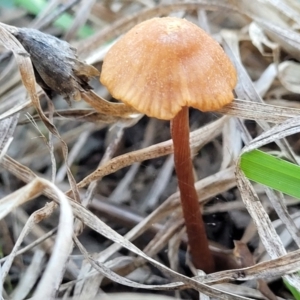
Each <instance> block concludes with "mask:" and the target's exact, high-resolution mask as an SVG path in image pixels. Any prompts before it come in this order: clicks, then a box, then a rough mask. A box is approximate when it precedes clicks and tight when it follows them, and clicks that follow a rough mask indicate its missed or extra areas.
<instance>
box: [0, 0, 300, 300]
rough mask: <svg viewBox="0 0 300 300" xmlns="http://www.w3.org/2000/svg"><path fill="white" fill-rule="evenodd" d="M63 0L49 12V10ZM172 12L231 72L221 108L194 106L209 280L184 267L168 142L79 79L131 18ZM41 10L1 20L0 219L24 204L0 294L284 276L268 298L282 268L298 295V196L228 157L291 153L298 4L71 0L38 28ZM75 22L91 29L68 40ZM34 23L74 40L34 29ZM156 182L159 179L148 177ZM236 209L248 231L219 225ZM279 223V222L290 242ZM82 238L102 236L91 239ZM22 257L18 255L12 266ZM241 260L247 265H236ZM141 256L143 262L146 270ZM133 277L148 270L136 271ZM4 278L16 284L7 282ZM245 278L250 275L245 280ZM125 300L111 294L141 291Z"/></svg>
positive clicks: (206, 284)
mask: <svg viewBox="0 0 300 300" xmlns="http://www.w3.org/2000/svg"><path fill="white" fill-rule="evenodd" d="M60 2H61V1H57V3H54V2H53V3H52V4H51V5H52V6H51V5H50V6H48V9H50V11H55V9H58V8H59V5H60V4H61V3H60ZM74 4H75V2H74ZM61 12H63V10H61ZM174 13H179V14H180V16H182V17H185V18H187V19H189V20H191V21H193V22H195V23H198V24H199V25H201V26H203V27H205V29H206V30H208V31H209V32H210V33H211V34H212V35H213V37H214V38H216V39H217V40H218V41H219V42H220V43H221V44H222V46H223V48H224V50H225V51H226V52H227V54H228V55H229V56H230V58H231V60H232V61H233V63H234V64H235V66H236V68H237V70H238V76H239V81H238V85H237V87H236V89H235V93H236V96H237V98H236V99H235V101H234V102H233V103H232V104H230V105H228V106H227V107H225V108H223V109H222V110H220V111H218V112H213V113H210V114H201V113H199V112H196V111H191V126H192V131H191V136H190V145H191V149H192V152H193V155H194V165H195V176H196V177H197V181H196V184H195V185H196V189H197V193H198V195H199V202H200V203H201V205H203V211H204V215H205V216H207V217H212V218H213V221H207V224H208V225H207V226H208V227H207V230H208V233H210V234H211V236H212V239H213V240H215V242H214V244H212V245H211V250H212V252H213V254H214V256H216V257H217V256H219V257H220V258H219V259H220V262H222V265H223V270H220V272H216V273H213V274H207V275H205V274H200V275H199V274H198V272H194V276H193V275H192V274H193V271H195V270H194V269H193V268H192V266H191V268H190V271H186V269H187V266H188V265H189V263H188V262H186V259H187V261H188V257H187V256H186V237H185V231H184V226H183V221H182V214H181V210H180V204H179V193H178V192H176V184H175V181H174V175H172V164H171V163H170V162H171V156H169V158H167V157H168V155H171V154H172V152H173V148H172V142H171V140H169V135H168V128H167V125H166V123H164V122H158V121H157V122H155V128H156V127H157V129H156V130H155V131H154V132H152V135H151V136H150V138H149V136H147V135H146V132H145V128H146V126H147V124H148V123H149V122H151V121H149V120H148V118H146V117H143V116H141V115H139V114H138V113H137V112H136V111H134V110H133V109H131V108H128V107H126V106H125V105H123V104H120V103H116V102H111V101H107V100H106V99H109V95H108V93H107V91H106V90H105V89H104V88H103V87H101V86H100V84H99V83H98V81H97V80H90V79H91V77H94V76H98V74H99V70H100V69H101V62H102V59H103V56H104V55H105V53H106V51H107V50H108V49H109V47H110V46H111V44H112V43H113V41H114V39H115V38H118V37H119V36H120V35H121V34H123V33H125V32H126V31H127V30H128V29H130V28H131V27H133V26H134V25H135V24H137V23H139V22H141V21H143V20H146V19H149V18H151V17H155V16H163V15H169V14H174ZM43 14H44V16H45V15H47V14H46V11H44V12H43V11H41V13H40V16H37V19H36V20H39V21H38V22H36V20H34V19H31V20H30V18H27V19H25V18H24V21H23V24H22V26H25V27H28V28H25V27H22V28H20V27H15V26H13V25H16V26H18V25H17V24H11V25H7V24H3V23H0V31H1V35H0V41H1V45H2V46H3V47H2V48H1V52H2V53H1V54H2V56H1V60H0V67H1V75H0V83H1V89H0V113H1V114H0V120H1V121H0V122H1V124H0V165H1V187H2V189H1V197H2V200H0V208H1V209H0V211H1V219H2V221H3V222H5V224H7V226H8V228H11V227H13V222H15V221H16V218H17V219H18V218H19V219H20V220H21V211H22V209H23V208H24V209H25V210H26V211H28V213H29V215H28V214H25V215H27V216H28V217H27V218H28V219H27V220H23V221H25V222H23V223H22V224H24V226H23V229H22V230H21V232H20V234H19V235H18V236H13V240H14V245H13V248H12V249H11V251H10V252H5V251H4V253H3V254H4V256H5V258H4V259H3V260H1V261H2V262H3V265H2V266H1V274H2V285H1V286H2V295H3V296H4V298H7V296H8V295H10V297H12V298H13V299H25V298H26V297H30V296H29V295H31V297H33V299H41V298H42V297H44V298H45V299H46V298H47V299H54V298H59V299H62V298H64V299H66V298H70V299H92V298H95V299H118V295H116V294H111V295H110V292H111V291H113V292H115V291H118V288H120V287H122V289H123V290H124V291H127V292H133V291H135V290H136V289H137V288H138V289H144V290H146V291H147V292H148V293H151V290H156V291H159V292H155V293H156V294H155V297H156V298H158V299H167V298H168V297H166V296H165V294H166V293H167V295H169V296H170V297H175V296H176V297H177V298H178V297H180V298H182V299H184V298H195V299H196V298H197V297H198V298H199V297H200V299H209V298H210V297H211V298H218V299H252V297H255V298H259V299H266V298H267V299H274V298H273V297H274V294H275V295H276V296H277V297H281V298H282V299H287V298H289V297H291V296H289V294H288V291H287V290H286V289H284V286H283V285H282V284H281V288H280V289H274V287H272V284H271V286H270V287H271V289H272V288H273V290H272V292H271V293H269V292H270V291H269V292H266V291H267V289H268V286H267V285H266V282H267V283H270V282H273V281H274V280H277V282H278V280H279V279H280V278H281V277H282V278H284V279H285V280H287V281H288V282H289V283H290V284H291V285H293V286H294V287H296V288H298V289H299V290H300V281H299V280H300V278H299V275H298V273H297V271H298V270H299V269H300V266H299V258H298V257H299V254H298V252H299V250H298V246H297V245H299V241H298V233H297V226H299V225H298V223H299V222H298V221H297V218H298V217H297V214H295V213H293V212H295V210H296V209H297V205H295V202H291V203H293V204H292V205H290V206H289V207H287V204H288V201H287V198H288V197H285V196H284V195H281V194H278V193H275V192H273V191H271V190H268V189H261V188H260V187H259V186H257V185H252V183H251V182H249V181H248V180H247V179H246V178H245V177H244V175H243V173H242V172H241V171H240V169H239V156H240V155H241V154H242V153H244V152H245V151H251V150H253V149H257V148H260V147H264V149H265V150H269V151H271V150H274V147H275V149H277V151H278V152H279V153H280V154H281V155H282V156H284V157H287V158H288V159H290V160H291V161H294V162H298V161H299V158H298V155H299V150H298V148H297V137H298V136H299V130H300V129H299V128H300V127H299V115H300V109H299V107H298V106H297V105H294V103H296V101H299V92H298V91H299V84H298V79H297V77H299V76H298V73H299V63H298V60H299V57H300V52H299V43H300V35H299V14H300V5H299V2H298V1H296V0H290V1H281V2H279V1H271V0H269V1H267V0H264V1H258V0H257V1H256V0H254V1H251V2H249V1H246V0H245V1H221V0H219V1H217V0H216V1H197V2H189V1H185V2H175V1H174V2H173V1H156V2H154V1H151V0H149V1H130V2H129V1H128V2H127V1H126V2H122V1H106V2H105V3H102V2H100V1H89V3H88V6H85V5H83V1H82V3H81V4H80V5H78V6H76V5H75V6H74V7H73V10H72V11H71V14H73V16H74V22H73V25H72V26H71V27H70V28H69V29H68V31H66V32H64V31H63V30H62V29H60V28H56V27H55V25H53V24H52V23H51V22H50V21H48V20H47V23H48V25H47V24H46V25H45V24H42V23H43V22H41V21H42V20H43V18H42V17H41V16H42V15H43ZM104 15H105V16H106V17H103V16H104ZM108 16H110V17H108ZM0 21H1V19H0ZM86 22H87V23H88V24H89V25H90V26H92V27H93V29H94V30H95V33H94V35H93V36H91V37H86V38H85V39H84V40H79V39H78V37H77V35H76V33H77V31H78V29H79V27H80V25H82V24H83V23H86ZM41 25H43V30H46V31H47V32H50V33H51V32H54V33H55V34H56V35H58V36H60V37H65V38H66V40H68V41H70V43H71V45H72V46H70V45H69V44H68V43H67V42H64V41H62V40H59V39H57V38H54V37H53V35H45V34H43V33H41V32H40V31H36V30H35V29H31V28H34V27H35V28H39V26H41ZM33 41H35V43H34V44H33V45H38V46H39V48H38V50H36V49H35V48H34V46H32V42H33ZM45 45H46V46H45ZM47 45H48V46H47ZM4 47H5V48H6V49H8V50H9V51H12V52H13V54H14V57H13V58H12V57H11V56H10V55H9V54H7V53H8V52H7V50H5V48H4ZM51 47H52V48H51ZM58 48H59V51H58V50H57V49H58ZM75 48H77V54H76V50H75ZM45 53H47V55H48V57H52V58H53V59H54V60H55V63H54V64H50V63H49V60H46V59H45V55H46V54H45ZM60 55H62V56H60ZM84 61H86V62H88V63H93V66H92V65H90V64H88V63H86V62H84ZM259 62H260V63H259ZM54 66H56V67H57V69H55V68H54ZM49 67H50V68H49ZM45 68H46V69H45ZM55 70H60V71H59V73H58V74H59V75H57V73H55V72H54V73H53V71H55ZM55 76H57V77H58V78H59V80H57V78H55ZM54 79H55V80H54ZM37 84H38V85H37ZM41 88H42V89H41ZM49 97H50V98H51V99H52V100H49ZM63 98H65V99H66V100H67V102H65V101H64V100H63ZM74 100H77V101H74ZM79 100H82V101H79ZM49 101H53V104H54V107H53V108H51V106H52V105H50V106H49V105H48V104H49ZM47 102H48V104H47ZM51 103H52V102H51ZM70 105H71V107H70ZM49 107H50V108H49ZM91 107H92V109H91ZM25 114H27V115H28V116H30V117H29V118H28V119H27V120H25V118H24V117H23V116H24V115H25ZM221 115H225V116H223V117H222V116H221ZM20 116H21V117H22V119H23V120H20V121H19V118H20ZM24 120H25V121H24ZM149 124H150V123H149ZM149 126H150V125H149ZM36 127H37V129H38V131H37V130H36ZM149 128H151V127H149ZM221 135H222V139H220V136H221ZM290 136H292V137H290ZM243 145H245V146H244V148H243V149H242V146H243ZM275 145H276V146H275ZM69 149H70V150H69ZM169 161H170V162H169ZM97 165H98V167H97ZM57 167H58V171H56V170H57ZM156 176H157V178H160V176H163V179H165V178H169V179H166V180H159V179H158V180H157V181H156V182H155V180H154V179H155V177H156ZM122 178H124V179H125V178H127V179H126V181H122ZM51 181H52V183H51ZM121 183H122V188H119V189H118V186H119V184H121ZM120 186H121V185H120ZM113 191H118V193H117V192H115V193H113ZM156 193H157V194H156ZM40 195H43V196H40ZM125 195H127V196H125ZM37 197H39V198H37ZM222 199H225V200H222ZM47 201H54V202H48V203H47ZM222 201H223V202H222ZM105 205H106V206H105ZM230 207H232V209H229V208H230ZM58 208H59V211H60V216H58V214H57V211H58ZM117 208H118V209H119V208H121V209H122V210H123V211H124V213H123V215H124V216H122V214H119V217H118V218H119V220H120V221H122V223H120V224H126V225H124V226H123V225H120V224H119V223H118V221H117V220H116V219H115V218H114V215H115V214H114V210H117ZM245 210H247V211H248V213H249V215H250V217H251V219H252V221H253V223H254V224H255V227H253V226H252V225H251V224H252V223H249V224H247V225H246V226H245V225H242V224H240V223H238V220H234V219H232V216H233V214H232V212H233V211H234V212H235V214H236V215H241V216H242V215H243V213H244V212H245ZM104 211H106V213H104ZM274 211H276V213H277V215H274V213H273V212H274ZM18 212H19V213H18ZM127 212H128V216H129V218H127V219H126V214H127ZM129 213H131V215H130V214H129ZM18 214H19V216H18ZM224 214H225V215H224ZM216 215H218V217H219V218H221V216H222V217H223V218H224V216H225V217H226V220H229V222H228V221H227V222H226V221H224V220H222V219H218V218H217V219H216ZM73 216H74V217H75V219H74V218H73ZM130 216H135V217H130ZM205 218H206V217H205ZM126 220H127V221H126ZM126 222H127V223H126ZM218 222H221V224H222V225H221V226H220V227H224V228H227V229H228V228H229V226H233V228H235V229H234V230H235V231H237V228H241V229H242V232H243V233H245V232H246V231H247V230H249V229H250V228H252V229H253V230H254V231H253V234H252V235H251V236H252V237H254V238H252V239H251V240H250V244H249V245H250V246H251V247H252V254H249V253H248V252H245V251H242V250H239V252H235V251H234V245H233V236H232V234H233V233H234V239H241V238H242V234H237V233H235V231H232V233H230V234H227V235H226V234H224V233H222V231H220V228H219V229H218V230H219V231H216V230H215V229H213V227H214V226H216V224H219V223H218ZM278 222H280V224H284V225H285V226H286V229H287V230H285V231H283V232H284V234H285V241H287V242H283V241H282V234H281V232H280V231H278ZM209 224H214V225H211V226H210V225H209ZM229 224H231V225H229ZM243 226H244V227H243ZM56 227H57V231H56ZM241 229H240V230H241ZM95 232H96V233H98V234H100V235H101V236H102V237H101V238H100V237H99V235H97V237H96V238H95ZM220 232H221V233H220ZM1 235H3V233H2V234H1ZM220 236H221V237H222V238H221V237H220ZM1 237H2V239H4V238H5V237H3V236H1ZM104 237H105V238H104ZM224 239H225V240H226V241H224ZM293 240H294V241H293ZM47 241H49V242H48V244H47ZM109 241H111V242H110V243H109ZM228 243H229V244H228ZM46 244H47V245H48V248H47V250H46V248H45V245H46ZM224 244H225V245H226V246H224ZM228 245H230V246H228ZM137 246H138V247H137ZM124 248H126V249H127V250H129V252H126V251H125V252H124ZM241 249H242V248H241ZM3 250H5V249H4V248H3ZM165 251H166V253H167V256H166V255H164V252H165ZM46 253H47V254H49V257H46V256H45V254H46ZM75 253H77V255H75ZM237 253H238V254H239V255H237ZM19 256H21V257H23V259H26V260H27V261H29V264H28V265H25V264H23V265H22V266H18V264H17V259H16V258H17V257H19ZM238 257H239V258H238ZM245 259H250V260H251V261H252V265H243V264H241V260H245ZM147 263H149V264H150V265H153V266H155V267H156V268H154V269H153V268H152V267H150V269H149V268H148V269H147V270H148V271H146V268H145V267H146V266H150V265H149V264H147ZM225 263H226V264H227V267H224V264H225ZM230 263H231V265H230V267H228V265H229V264H230ZM41 265H43V268H42V267H41ZM220 265H221V264H220ZM16 268H19V271H18V272H16V271H15V269H16ZM149 270H150V271H149ZM134 271H135V272H141V274H144V275H145V276H140V277H139V276H134ZM149 272H150V273H149ZM16 274H18V276H16ZM147 274H148V275H147ZM149 274H151V276H150V275H149ZM146 275H147V276H146ZM12 278H17V279H14V283H13V285H12V287H13V289H12V290H10V288H9V285H8V284H7V282H12V281H11V280H12ZM91 278H94V280H91ZM131 278H134V280H132V279H131ZM142 278H144V279H142ZM108 279H109V280H108ZM251 280H256V281H257V282H258V283H259V284H258V285H257V286H255V285H254V286H253V285H247V282H249V283H250V282H251ZM237 281H242V282H243V283H242V284H240V283H237ZM112 282H115V285H113V284H112ZM117 283H118V285H116V284H117ZM114 286H118V288H116V289H115V290H114ZM125 286H127V287H128V288H127V289H126V288H125ZM72 290H73V291H74V292H72ZM192 290H196V291H197V292H199V294H198V295H195V294H193V291H192ZM157 293H158V294H157ZM128 295H129V294H126V293H124V294H123V295H122V299H126V297H128V299H134V297H135V296H137V295H138V297H139V298H138V299H143V298H145V299H146V298H147V295H146V294H145V295H144V294H134V293H133V294H130V295H129V296H128ZM150 297H152V296H150ZM150 299H151V298H150ZM170 299H172V298H170Z"/></svg>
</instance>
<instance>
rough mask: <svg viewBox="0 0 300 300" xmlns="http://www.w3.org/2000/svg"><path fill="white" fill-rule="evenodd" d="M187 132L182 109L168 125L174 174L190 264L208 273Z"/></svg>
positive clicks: (185, 113) (210, 264)
mask: <svg viewBox="0 0 300 300" xmlns="http://www.w3.org/2000/svg"><path fill="white" fill-rule="evenodd" d="M189 132H190V130H189V111H188V107H183V108H182V110H181V111H180V112H179V113H178V114H177V115H176V117H175V118H174V119H173V120H172V121H171V135H172V139H173V143H174V161H175V170H176V174H177V179H178V186H179V190H180V198H181V206H182V210H183V217H184V220H185V225H186V230H187V235H188V243H189V247H190V253H191V257H192V262H193V264H194V266H195V267H196V268H197V269H201V270H203V271H204V272H206V273H211V272H213V271H214V267H215V266H214V260H213V256H212V253H211V251H210V250H209V248H208V240H207V237H206V233H205V226H204V222H203V219H202V216H201V212H200V206H199V202H198V196H197V192H196V189H195V185H194V175H193V165H192V160H191V150H190V143H189Z"/></svg>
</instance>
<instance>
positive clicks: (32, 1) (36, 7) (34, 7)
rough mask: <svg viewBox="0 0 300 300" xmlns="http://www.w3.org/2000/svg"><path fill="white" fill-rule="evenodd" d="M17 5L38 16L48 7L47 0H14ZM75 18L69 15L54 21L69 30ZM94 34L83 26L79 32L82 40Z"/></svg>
mask: <svg viewBox="0 0 300 300" xmlns="http://www.w3.org/2000/svg"><path fill="white" fill-rule="evenodd" d="M14 4H15V5H19V6H21V7H23V8H25V9H26V10H27V11H28V12H29V13H31V14H34V15H37V14H38V13H39V12H40V11H41V10H43V9H44V8H45V7H46V6H47V1H45V0H14ZM73 20H74V19H73V17H72V16H71V15H70V14H68V13H64V14H62V15H61V16H60V17H59V18H58V19H57V20H56V21H54V24H55V26H57V27H59V28H62V29H64V30H67V29H69V28H70V26H71V25H72V23H73ZM93 33H94V30H93V29H92V28H91V27H90V26H88V25H84V26H82V27H81V28H80V29H79V31H78V36H79V37H80V38H85V37H88V36H90V35H92V34H93Z"/></svg>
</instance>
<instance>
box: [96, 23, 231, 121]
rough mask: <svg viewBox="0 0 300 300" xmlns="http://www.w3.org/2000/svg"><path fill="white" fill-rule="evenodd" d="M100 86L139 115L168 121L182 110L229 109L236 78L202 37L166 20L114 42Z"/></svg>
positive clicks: (210, 40)
mask: <svg viewBox="0 0 300 300" xmlns="http://www.w3.org/2000/svg"><path fill="white" fill-rule="evenodd" d="M100 81H101V83H102V84H103V85H104V86H106V87H107V89H108V91H109V92H110V93H111V94H112V96H113V97H114V98H116V99H118V100H121V101H123V102H124V103H126V104H127V105H130V106H132V107H134V108H135V109H136V110H138V111H139V112H141V113H143V114H146V115H148V116H150V117H156V118H158V119H165V120H170V119H172V118H174V117H175V116H176V114H177V113H178V112H179V111H180V110H181V108H182V107H183V106H191V107H194V108H197V109H199V110H201V111H213V110H218V109H219V108H221V107H223V106H224V105H226V104H228V103H230V102H231V101H232V100H233V93H232V90H233V88H234V87H235V85H236V81H237V76H236V71H235V69H234V67H233V65H232V63H231V61H230V60H229V58H228V57H227V55H226V54H225V52H224V51H223V49H222V48H221V47H220V45H219V44H218V43H217V42H216V41H215V40H214V39H213V38H212V37H210V36H209V35H208V34H207V33H206V32H205V31H203V30H202V29H201V28H199V27H198V26H196V25H195V24H193V23H191V22H189V21H187V20H185V19H180V18H174V17H165V18H153V19H150V20H147V21H144V22H142V23H140V24H138V25H136V26H135V27H133V28H132V29H131V30H130V31H128V32H127V33H126V34H125V35H124V36H123V37H122V38H121V39H120V40H119V41H117V42H116V43H115V44H114V45H113V46H112V48H111V49H110V50H109V51H108V53H107V55H106V56H105V58H104V61H103V66H102V72H101V77H100Z"/></svg>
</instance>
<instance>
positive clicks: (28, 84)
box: [0, 24, 80, 202]
mask: <svg viewBox="0 0 300 300" xmlns="http://www.w3.org/2000/svg"><path fill="white" fill-rule="evenodd" d="M7 30H9V31H10V32H13V33H14V34H16V33H17V32H18V29H17V28H15V27H11V26H7V25H5V24H0V41H1V42H2V44H3V45H4V46H5V47H6V48H8V49H9V50H11V51H12V52H13V53H14V55H15V57H16V60H17V63H18V66H19V70H20V74H21V78H22V82H23V85H24V86H25V88H26V90H27V92H28V94H29V96H30V99H31V101H32V104H33V105H34V107H35V108H36V110H37V112H38V114H39V116H40V118H41V120H42V121H43V122H44V124H45V125H46V127H47V128H48V130H49V131H50V132H51V133H52V134H53V135H54V136H56V137H57V138H58V139H59V140H60V142H61V146H62V151H63V155H64V159H65V161H68V146H67V144H66V143H65V141H64V140H63V139H62V138H61V137H60V134H59V132H58V130H57V129H56V127H55V126H54V125H53V124H52V123H51V122H50V120H49V119H48V118H47V117H46V116H45V114H44V113H43V110H42V108H41V104H40V101H39V97H38V95H37V90H36V82H35V75H34V70H33V67H32V63H31V60H30V58H29V55H28V53H27V52H26V50H25V49H24V47H23V46H22V45H21V43H20V42H19V41H18V40H17V39H16V38H15V37H14V36H13V35H12V34H11V33H9V31H7ZM67 174H68V178H69V182H70V185H71V188H72V192H73V196H74V199H76V201H78V202H79V201H80V197H79V193H78V190H77V188H76V182H75V179H74V177H73V175H72V172H71V170H70V169H69V167H67Z"/></svg>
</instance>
